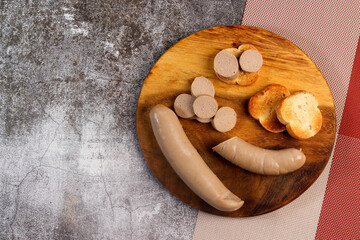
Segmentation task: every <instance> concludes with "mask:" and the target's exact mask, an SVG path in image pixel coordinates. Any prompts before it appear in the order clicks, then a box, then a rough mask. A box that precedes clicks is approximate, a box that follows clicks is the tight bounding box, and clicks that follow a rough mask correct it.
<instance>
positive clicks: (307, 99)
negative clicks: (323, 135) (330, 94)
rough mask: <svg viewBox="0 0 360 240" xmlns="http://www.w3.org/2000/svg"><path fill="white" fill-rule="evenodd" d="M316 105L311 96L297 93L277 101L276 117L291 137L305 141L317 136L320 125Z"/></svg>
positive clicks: (320, 121)
mask: <svg viewBox="0 0 360 240" xmlns="http://www.w3.org/2000/svg"><path fill="white" fill-rule="evenodd" d="M318 105H319V104H318V101H317V99H316V98H315V96H314V95H313V94H311V93H309V92H306V91H298V92H295V93H293V94H291V95H290V96H288V97H286V98H284V99H282V100H280V101H279V103H278V105H277V106H276V115H277V118H278V119H279V121H280V122H281V123H282V124H285V125H286V130H287V131H288V132H289V134H290V135H291V136H292V137H294V138H297V139H307V138H310V137H313V136H314V135H315V134H317V133H318V132H319V130H320V128H321V125H322V115H321V112H320V109H319V108H318Z"/></svg>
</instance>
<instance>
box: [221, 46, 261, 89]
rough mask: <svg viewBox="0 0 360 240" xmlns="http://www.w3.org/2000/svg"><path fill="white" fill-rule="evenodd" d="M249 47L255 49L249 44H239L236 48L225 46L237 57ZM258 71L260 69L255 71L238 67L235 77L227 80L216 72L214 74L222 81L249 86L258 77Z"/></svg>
mask: <svg viewBox="0 0 360 240" xmlns="http://www.w3.org/2000/svg"><path fill="white" fill-rule="evenodd" d="M249 49H253V50H256V51H258V50H257V49H256V47H255V46H253V45H251V44H242V45H240V46H239V47H238V48H226V49H225V50H226V51H229V52H231V53H232V54H234V56H235V57H236V58H237V59H239V57H240V55H241V54H242V53H243V52H244V51H246V50H249ZM259 73H260V70H259V71H257V72H244V71H242V70H241V69H240V74H239V76H238V77H237V78H235V79H233V80H228V79H224V78H221V77H220V76H219V75H218V74H216V76H217V77H218V78H219V79H220V80H221V81H223V82H225V83H228V84H238V85H240V86H249V85H251V84H253V83H254V82H255V81H256V80H257V79H258V77H259Z"/></svg>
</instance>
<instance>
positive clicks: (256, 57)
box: [239, 49, 263, 72]
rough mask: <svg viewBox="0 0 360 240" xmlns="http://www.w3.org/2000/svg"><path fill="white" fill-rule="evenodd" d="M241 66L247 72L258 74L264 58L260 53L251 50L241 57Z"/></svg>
mask: <svg viewBox="0 0 360 240" xmlns="http://www.w3.org/2000/svg"><path fill="white" fill-rule="evenodd" d="M239 64H240V67H241V69H242V70H243V71H245V72H257V71H259V70H260V68H261V66H262V64H263V58H262V56H261V54H260V53H259V52H258V51H256V50H253V49H249V50H246V51H244V52H243V53H242V54H241V55H240V58H239Z"/></svg>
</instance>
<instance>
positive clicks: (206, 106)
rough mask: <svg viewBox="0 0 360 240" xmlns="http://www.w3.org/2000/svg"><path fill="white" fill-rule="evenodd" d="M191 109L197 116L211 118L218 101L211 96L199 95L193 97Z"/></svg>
mask: <svg viewBox="0 0 360 240" xmlns="http://www.w3.org/2000/svg"><path fill="white" fill-rule="evenodd" d="M193 109H194V113H195V115H196V116H197V117H199V118H212V117H213V116H214V115H215V113H216V111H217V109H218V103H217V102H216V100H215V98H213V97H211V96H200V97H197V98H196V99H195V101H194V104H193Z"/></svg>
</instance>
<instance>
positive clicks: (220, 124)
mask: <svg viewBox="0 0 360 240" xmlns="http://www.w3.org/2000/svg"><path fill="white" fill-rule="evenodd" d="M211 124H212V126H213V127H214V128H215V130H217V131H219V132H228V131H230V130H231V129H233V128H234V127H235V124H236V112H235V110H234V109H232V108H231V107H221V108H219V110H218V111H217V112H216V114H215V117H214V118H213V119H212V121H211Z"/></svg>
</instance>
